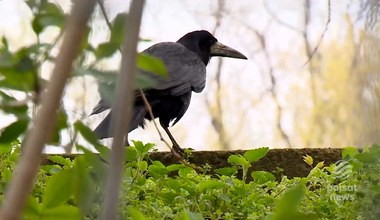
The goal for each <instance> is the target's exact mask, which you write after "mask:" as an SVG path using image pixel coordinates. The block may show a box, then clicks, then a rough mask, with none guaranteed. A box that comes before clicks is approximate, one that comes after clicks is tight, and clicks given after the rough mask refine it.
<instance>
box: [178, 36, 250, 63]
mask: <svg viewBox="0 0 380 220" xmlns="http://www.w3.org/2000/svg"><path fill="white" fill-rule="evenodd" d="M177 43H180V44H182V45H184V46H185V47H186V48H187V49H189V50H191V51H193V52H195V53H196V54H198V56H199V57H200V58H201V59H202V61H203V63H204V64H205V65H207V64H208V62H209V61H210V58H211V57H213V56H219V57H231V58H237V59H245V60H246V59H247V57H246V56H244V55H243V54H242V53H240V52H239V51H237V50H235V49H233V48H231V47H228V46H226V45H223V44H221V43H219V42H218V40H217V39H216V38H215V37H214V36H213V35H212V34H210V32H208V31H204V30H202V31H193V32H190V33H187V34H186V35H185V36H183V37H181V38H180V39H179V40H178V41H177Z"/></svg>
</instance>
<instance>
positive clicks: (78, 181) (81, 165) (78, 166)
mask: <svg viewBox="0 0 380 220" xmlns="http://www.w3.org/2000/svg"><path fill="white" fill-rule="evenodd" d="M86 156H87V154H85V155H84V156H83V157H77V158H75V160H74V166H73V178H72V182H73V183H72V185H73V194H74V199H75V201H76V204H77V206H78V207H79V208H80V209H81V211H82V213H88V212H89V210H90V209H91V205H92V200H93V198H94V196H95V189H96V187H95V182H94V181H93V180H92V178H91V176H90V173H89V170H88V167H89V166H94V165H95V163H94V161H91V162H92V163H91V164H88V163H86V162H88V161H86V159H87V158H86Z"/></svg>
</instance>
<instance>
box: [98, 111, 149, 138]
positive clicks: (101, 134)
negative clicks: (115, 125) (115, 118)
mask: <svg viewBox="0 0 380 220" xmlns="http://www.w3.org/2000/svg"><path fill="white" fill-rule="evenodd" d="M146 113H147V110H146V108H145V107H144V106H135V107H134V109H133V115H132V121H131V124H130V127H129V131H128V132H131V131H132V130H134V129H136V128H137V127H138V126H142V127H144V117H145V115H146ZM111 115H112V111H110V112H109V113H108V115H107V116H106V117H105V118H104V119H103V121H102V122H100V124H99V125H98V126H97V127H96V128H95V130H94V133H95V134H96V136H97V137H98V138H99V139H103V138H109V137H112V135H113V131H112V130H111V128H110V126H111V117H112V116H111Z"/></svg>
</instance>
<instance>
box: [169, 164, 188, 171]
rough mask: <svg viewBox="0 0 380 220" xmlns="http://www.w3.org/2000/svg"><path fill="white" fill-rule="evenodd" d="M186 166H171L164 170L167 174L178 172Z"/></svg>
mask: <svg viewBox="0 0 380 220" xmlns="http://www.w3.org/2000/svg"><path fill="white" fill-rule="evenodd" d="M185 167H186V166H185V165H183V164H171V165H169V166H167V167H166V169H167V170H168V171H169V172H173V171H177V170H180V169H183V168H185Z"/></svg>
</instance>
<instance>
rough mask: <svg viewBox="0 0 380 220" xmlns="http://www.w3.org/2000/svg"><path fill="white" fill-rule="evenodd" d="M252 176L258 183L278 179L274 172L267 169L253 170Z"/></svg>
mask: <svg viewBox="0 0 380 220" xmlns="http://www.w3.org/2000/svg"><path fill="white" fill-rule="evenodd" d="M251 176H252V178H253V180H254V181H255V182H256V183H258V184H264V183H267V182H269V181H275V180H276V177H275V176H274V175H273V174H271V173H269V172H266V171H253V172H252V173H251Z"/></svg>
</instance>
